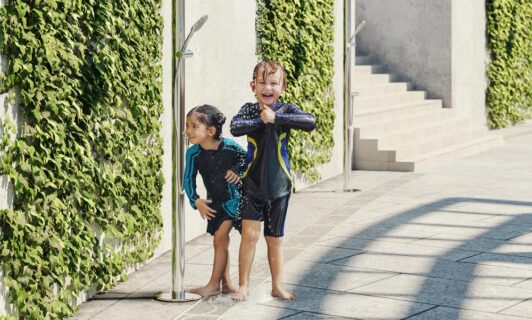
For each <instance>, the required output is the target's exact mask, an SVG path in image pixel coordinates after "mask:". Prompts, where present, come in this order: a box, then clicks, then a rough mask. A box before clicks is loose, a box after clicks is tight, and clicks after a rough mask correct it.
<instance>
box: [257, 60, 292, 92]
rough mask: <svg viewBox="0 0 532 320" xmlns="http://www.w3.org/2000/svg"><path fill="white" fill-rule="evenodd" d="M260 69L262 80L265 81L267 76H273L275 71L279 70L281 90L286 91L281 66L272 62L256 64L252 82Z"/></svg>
mask: <svg viewBox="0 0 532 320" xmlns="http://www.w3.org/2000/svg"><path fill="white" fill-rule="evenodd" d="M261 69H262V79H266V78H267V77H268V75H270V74H274V73H276V72H277V70H281V80H282V81H283V88H285V89H286V71H285V70H284V68H283V66H282V65H281V64H280V63H279V62H277V61H273V60H265V61H261V62H259V63H257V65H256V66H255V68H254V69H253V81H255V80H257V76H258V74H259V72H260V71H261Z"/></svg>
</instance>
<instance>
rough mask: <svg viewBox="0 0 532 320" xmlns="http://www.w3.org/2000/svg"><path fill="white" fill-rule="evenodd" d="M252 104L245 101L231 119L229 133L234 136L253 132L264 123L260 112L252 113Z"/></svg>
mask: <svg viewBox="0 0 532 320" xmlns="http://www.w3.org/2000/svg"><path fill="white" fill-rule="evenodd" d="M253 106H254V105H253V104H252V103H247V104H245V105H244V106H242V108H240V111H238V113H237V114H236V115H235V116H234V117H233V119H232V120H231V134H232V135H233V136H235V137H239V136H243V135H245V134H248V133H250V132H253V131H255V130H257V129H259V128H260V127H262V126H263V125H264V123H263V122H262V120H261V118H260V114H259V116H258V117H257V115H256V114H255V115H254V114H253V110H252V108H253Z"/></svg>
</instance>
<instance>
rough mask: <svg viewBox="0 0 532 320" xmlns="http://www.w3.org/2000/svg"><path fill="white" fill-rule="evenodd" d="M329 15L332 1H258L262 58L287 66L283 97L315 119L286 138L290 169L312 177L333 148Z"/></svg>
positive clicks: (331, 56) (332, 19) (258, 30)
mask: <svg viewBox="0 0 532 320" xmlns="http://www.w3.org/2000/svg"><path fill="white" fill-rule="evenodd" d="M333 13H334V1H333V0H302V1H296V0H293V1H285V0H257V20H256V25H257V35H258V43H257V46H258V48H257V49H258V52H259V55H260V58H261V59H262V60H276V61H279V62H280V63H281V64H282V65H283V67H284V68H285V69H286V71H287V83H288V88H287V91H286V92H285V94H284V96H283V97H282V100H283V101H287V102H291V103H294V104H296V105H298V106H300V107H301V108H302V109H303V110H304V111H306V112H309V113H311V114H313V115H314V116H315V117H316V122H317V128H316V129H315V130H314V131H312V132H311V133H310V134H308V133H306V132H300V131H298V130H294V131H293V138H292V139H291V141H290V157H291V165H292V168H293V170H294V171H296V172H298V173H300V174H302V175H303V176H304V177H306V178H307V179H309V180H311V181H315V180H317V179H318V178H319V173H318V171H317V166H318V165H320V164H324V163H327V162H329V161H330V159H331V154H332V148H333V146H334V141H333V129H334V119H335V113H334V92H333V75H334V48H333V35H334V15H333Z"/></svg>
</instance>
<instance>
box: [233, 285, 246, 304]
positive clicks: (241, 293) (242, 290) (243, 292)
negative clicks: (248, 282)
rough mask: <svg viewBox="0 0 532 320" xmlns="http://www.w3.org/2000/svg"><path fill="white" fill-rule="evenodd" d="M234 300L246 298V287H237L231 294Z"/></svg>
mask: <svg viewBox="0 0 532 320" xmlns="http://www.w3.org/2000/svg"><path fill="white" fill-rule="evenodd" d="M231 298H232V299H233V300H235V301H244V300H247V298H248V287H242V286H241V287H239V288H238V290H237V291H236V292H235V293H233V294H232V295H231Z"/></svg>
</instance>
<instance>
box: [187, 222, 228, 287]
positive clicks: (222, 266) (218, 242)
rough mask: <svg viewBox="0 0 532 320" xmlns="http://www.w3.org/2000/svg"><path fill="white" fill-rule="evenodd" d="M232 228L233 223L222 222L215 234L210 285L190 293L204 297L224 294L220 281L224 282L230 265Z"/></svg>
mask: <svg viewBox="0 0 532 320" xmlns="http://www.w3.org/2000/svg"><path fill="white" fill-rule="evenodd" d="M232 227H233V222H232V221H230V220H226V221H224V222H222V225H221V226H220V228H218V230H217V231H216V232H215V233H214V240H213V246H214V262H213V265H212V274H211V278H210V280H209V283H207V284H206V285H205V286H203V287H200V288H194V289H192V290H190V292H192V293H196V294H199V295H200V296H202V297H209V296H214V295H219V294H221V293H222V291H221V290H220V281H222V277H223V276H224V274H225V273H226V269H227V267H228V264H229V232H230V231H231V228H232Z"/></svg>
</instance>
